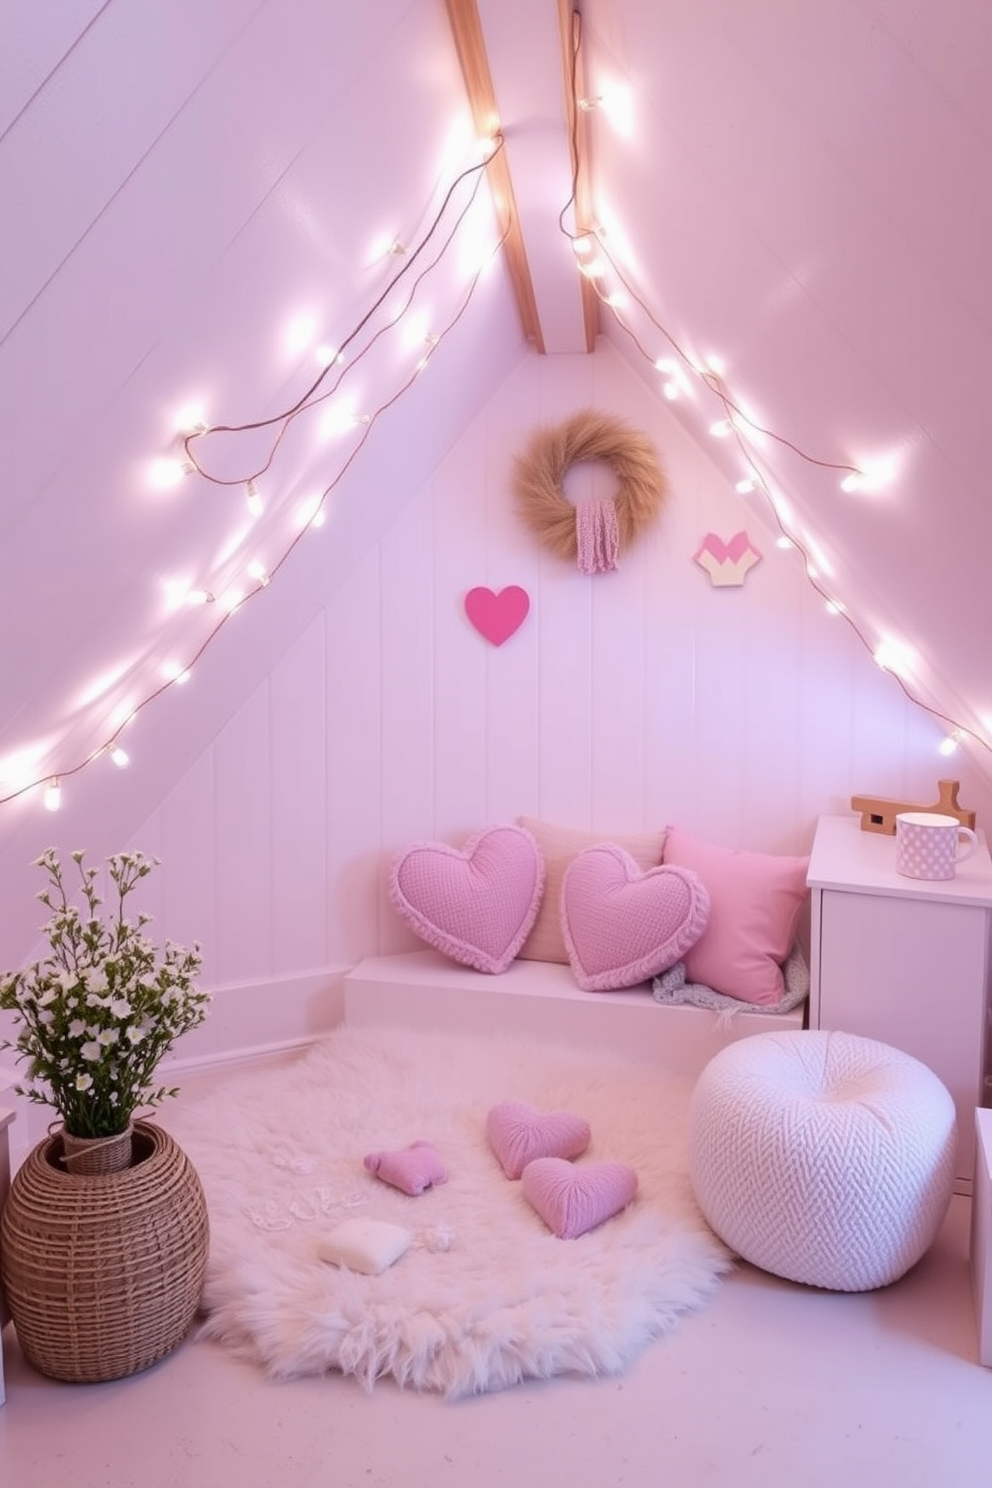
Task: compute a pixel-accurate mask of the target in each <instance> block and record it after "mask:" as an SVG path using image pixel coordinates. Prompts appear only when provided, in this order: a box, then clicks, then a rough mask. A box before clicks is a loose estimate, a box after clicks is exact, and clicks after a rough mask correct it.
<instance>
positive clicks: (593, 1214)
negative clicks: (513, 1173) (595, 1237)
mask: <svg viewBox="0 0 992 1488" xmlns="http://www.w3.org/2000/svg"><path fill="white" fill-rule="evenodd" d="M521 1188H522V1190H523V1195H524V1198H525V1199H526V1200H527V1201H528V1203H529V1204H530V1205H531V1208H533V1209H535V1210H536V1211H537V1213H538V1214H539V1215H540V1216H541V1218H542V1219H543V1220H544V1223H545V1224H546V1225H547V1227H548V1229H549V1230H552V1231H553V1232H554V1234H556V1235H557V1236H558V1238H559V1240H576V1239H578V1237H579V1236H580V1235H584V1234H585V1233H586V1231H587V1230H592V1229H595V1227H596V1225H600V1224H602V1223H603V1221H604V1220H605V1219H612V1218H613V1216H614V1214H619V1213H620V1210H621V1209H626V1207H627V1205H628V1204H629V1203H630V1202H631V1200H632V1199H633V1198H634V1196H635V1194H636V1193H637V1174H636V1173H635V1172H634V1170H633V1168H628V1167H627V1164H626V1163H618V1162H596V1163H586V1164H585V1165H584V1166H580V1167H574V1166H573V1165H572V1163H570V1162H564V1161H563V1160H562V1158H560V1157H536V1158H535V1159H534V1161H533V1162H531V1163H528V1164H527V1166H526V1167H525V1168H524V1172H523V1182H522V1184H521Z"/></svg>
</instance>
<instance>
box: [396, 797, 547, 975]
mask: <svg viewBox="0 0 992 1488" xmlns="http://www.w3.org/2000/svg"><path fill="white" fill-rule="evenodd" d="M543 889H544V864H543V863H542V861H541V854H540V853H539V852H538V849H537V843H536V842H535V841H534V839H533V837H532V836H531V835H530V833H529V832H527V831H525V830H524V828H523V827H517V826H495V827H483V828H482V830H481V831H480V832H476V834H475V835H474V837H471V838H470V839H469V841H468V842H466V844H465V846H464V848H462V849H461V850H460V851H459V849H458V848H454V847H449V846H448V844H447V843H445V842H423V843H415V844H414V845H413V846H411V847H407V848H404V849H403V850H402V851H401V852H399V853H398V854H397V855H396V857H395V858H394V860H393V865H392V868H391V870H390V874H389V897H390V899H391V900H392V903H393V907H394V909H395V910H396V912H397V914H399V915H401V916H402V917H403V919H405V920H406V921H407V923H408V924H409V925H411V926H412V927H413V929H414V930H415V931H416V932H417V934H418V935H419V936H420V938H421V939H422V940H425V941H426V942H427V944H428V945H430V946H433V947H434V948H435V949H436V950H438V951H441V952H442V954H444V955H445V956H450V957H451V959H452V960H453V961H458V962H460V963H461V964H462V965H463V966H474V967H475V968H476V970H477V971H487V972H492V973H498V972H501V971H505V970H506V968H507V967H508V966H509V964H510V962H511V961H512V960H513V958H514V956H515V955H516V954H517V952H518V951H519V949H520V947H521V946H522V945H523V943H524V941H525V940H526V938H527V933H528V931H529V930H530V927H531V926H532V925H533V923H534V919H535V916H536V915H537V910H538V906H539V905H540V902H541V894H542V891H543Z"/></svg>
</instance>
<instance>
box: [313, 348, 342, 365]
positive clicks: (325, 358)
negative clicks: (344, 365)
mask: <svg viewBox="0 0 992 1488" xmlns="http://www.w3.org/2000/svg"><path fill="white" fill-rule="evenodd" d="M314 356H315V357H316V358H317V361H318V362H319V363H320V365H321V366H322V367H329V366H330V365H331V363H332V362H343V361H344V357H343V356H342V354H341V352H340V351H338V349H337V347H336V346H318V347H317V350H316V351H315V352H314Z"/></svg>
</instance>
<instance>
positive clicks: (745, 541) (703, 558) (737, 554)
mask: <svg viewBox="0 0 992 1488" xmlns="http://www.w3.org/2000/svg"><path fill="white" fill-rule="evenodd" d="M692 556H693V558H694V559H695V561H696V562H697V563H698V564H699V566H700V568H703V569H705V570H706V572H707V573H708V574H709V576H710V583H711V584H712V585H713V586H714V588H720V589H723V588H733V587H739V586H740V585H741V584H743V582H744V580H745V579H746V578H747V576H748V574H749V573H750V571H751V569H752V568H753V567H754V565H755V564H756V563H760V562H761V553H760V552H759V551H758V549H757V548H756V547H755V546H754V543H753V542H752V541H751V539H750V538H749V537H748V535H747V533H746V532H735V533H734V535H733V537H731V538H728V540H727V541H726V542H724V540H723V538H722V537H718V536H717V534H716V533H715V532H707V534H706V536H705V537H704V538H703V540H702V542H701V543H700V544H699V547H698V548H697V549H696V551H695V553H694V554H693V555H692Z"/></svg>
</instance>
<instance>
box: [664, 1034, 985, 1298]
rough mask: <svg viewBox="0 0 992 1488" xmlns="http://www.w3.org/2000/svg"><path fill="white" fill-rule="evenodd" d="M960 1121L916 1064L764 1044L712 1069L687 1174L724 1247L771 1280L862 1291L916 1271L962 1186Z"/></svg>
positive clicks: (861, 1046) (818, 1046)
mask: <svg viewBox="0 0 992 1488" xmlns="http://www.w3.org/2000/svg"><path fill="white" fill-rule="evenodd" d="M955 1137H956V1130H955V1108H954V1102H953V1100H952V1099H951V1096H950V1094H949V1092H948V1091H947V1089H946V1088H945V1087H944V1085H943V1084H942V1083H941V1081H940V1080H939V1079H938V1078H937V1076H936V1075H935V1074H934V1073H933V1071H932V1070H930V1069H928V1068H927V1066H926V1065H924V1064H922V1063H920V1061H919V1060H917V1059H913V1058H912V1057H911V1056H910V1055H909V1054H904V1053H902V1052H901V1051H900V1050H898V1049H893V1048H891V1047H889V1045H887V1044H883V1043H879V1042H878V1041H876V1040H874V1039H866V1038H860V1037H857V1036H856V1035H854V1034H849V1033H827V1032H821V1031H815V1030H808V1031H802V1032H799V1031H789V1032H781V1033H762V1034H757V1035H755V1037H753V1038H747V1039H742V1040H741V1041H740V1042H738V1043H736V1044H732V1045H730V1046H729V1047H728V1048H726V1049H723V1050H721V1052H720V1053H719V1054H717V1055H716V1056H715V1057H714V1058H713V1059H712V1060H711V1061H710V1062H709V1064H708V1065H707V1066H706V1068H705V1070H704V1071H703V1073H702V1075H701V1076H700V1078H699V1081H698V1082H697V1085H696V1089H695V1091H694V1092H693V1097H692V1101H691V1104H690V1111H689V1169H690V1175H691V1178H692V1183H693V1187H694V1189H695V1192H696V1197H697V1199H698V1201H699V1205H700V1208H701V1209H702V1211H703V1213H704V1214H705V1216H706V1218H707V1219H708V1220H709V1223H710V1224H711V1225H712V1226H713V1229H714V1230H715V1231H716V1233H717V1234H718V1235H719V1236H720V1238H721V1239H722V1240H723V1241H724V1242H725V1243H726V1244H727V1245H729V1246H730V1247H731V1249H733V1250H735V1251H736V1252H737V1253H738V1255H740V1256H742V1257H743V1258H744V1259H745V1260H747V1261H750V1262H751V1263H752V1264H753V1265H755V1266H760V1267H762V1269H763V1270H765V1271H771V1272H774V1273H775V1274H776V1275H778V1276H783V1277H786V1278H787V1279H788V1280H791V1281H799V1282H804V1283H805V1284H807V1285H809V1286H819V1287H828V1288H831V1289H832V1290H835V1291H846V1292H859V1291H868V1290H870V1289H872V1288H874V1287H880V1286H886V1285H888V1283H889V1282H892V1281H895V1280H896V1279H897V1278H898V1277H900V1276H902V1275H903V1273H904V1272H906V1271H908V1270H909V1268H910V1266H912V1265H914V1264H915V1263H916V1262H917V1261H918V1260H919V1259H920V1257H921V1256H922V1255H923V1253H924V1251H925V1250H926V1249H927V1248H928V1246H929V1245H930V1243H931V1241H932V1240H933V1238H934V1236H935V1235H936V1233H937V1230H938V1229H939V1228H940V1225H941V1222H942V1220H943V1218H944V1215H945V1214H946V1212H947V1206H948V1203H949V1202H950V1197H951V1188H952V1185H953V1180H954V1154H955Z"/></svg>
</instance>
